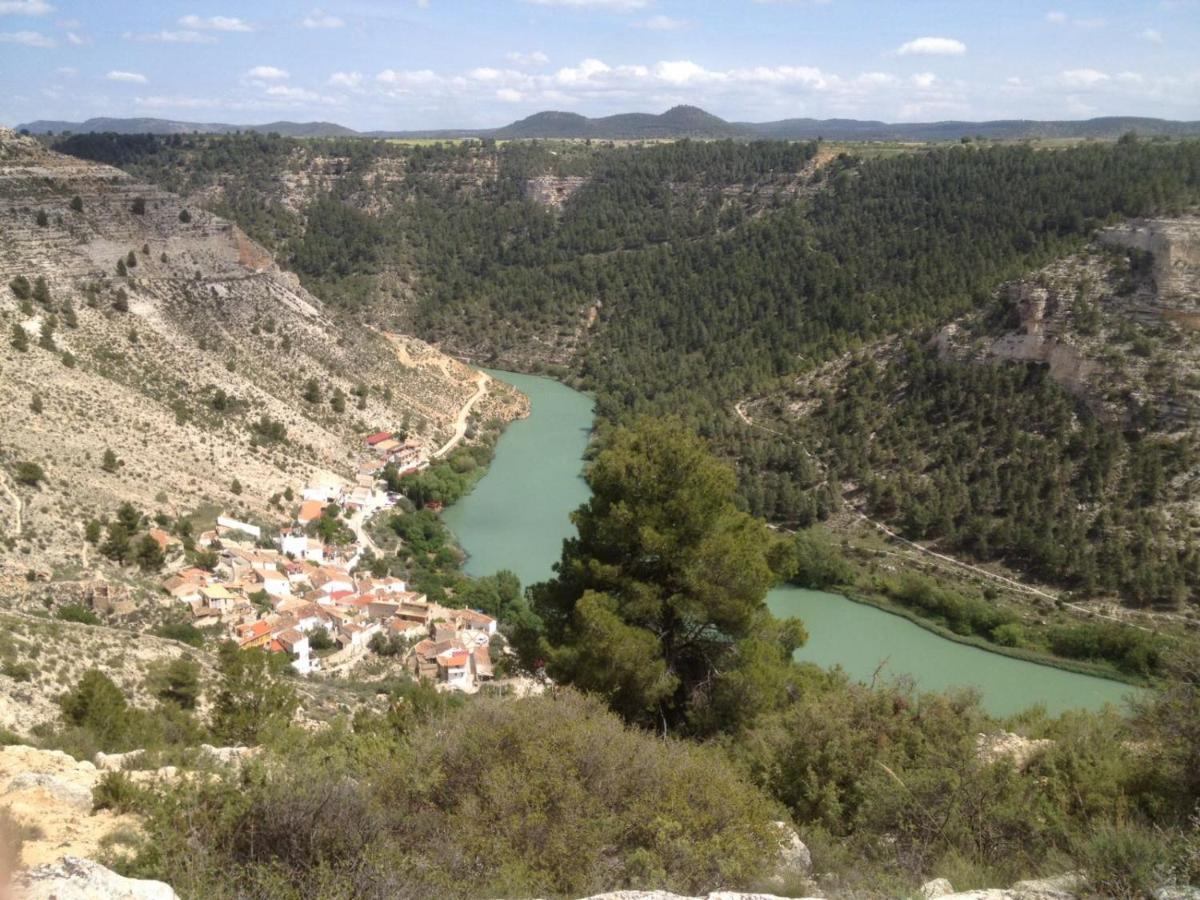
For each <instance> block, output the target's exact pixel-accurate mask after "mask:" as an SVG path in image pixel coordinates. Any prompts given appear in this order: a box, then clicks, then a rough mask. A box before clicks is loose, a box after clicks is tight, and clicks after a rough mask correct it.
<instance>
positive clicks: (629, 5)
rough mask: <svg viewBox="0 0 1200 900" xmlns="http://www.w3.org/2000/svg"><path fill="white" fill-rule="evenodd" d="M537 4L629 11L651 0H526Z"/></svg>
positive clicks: (643, 6)
mask: <svg viewBox="0 0 1200 900" xmlns="http://www.w3.org/2000/svg"><path fill="white" fill-rule="evenodd" d="M525 2H526V3H532V4H533V5H535V6H568V7H571V8H572V9H603V10H610V11H612V12H629V11H631V10H635V9H645V8H646V7H647V6H649V5H650V0H525Z"/></svg>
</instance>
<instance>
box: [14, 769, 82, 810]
mask: <svg viewBox="0 0 1200 900" xmlns="http://www.w3.org/2000/svg"><path fill="white" fill-rule="evenodd" d="M29 791H39V792H41V793H43V794H45V795H46V796H47V797H48V798H50V799H51V800H52V801H54V802H57V803H62V804H64V805H66V806H69V807H71V808H73V809H78V810H81V811H90V810H91V808H92V790H91V788H89V787H86V786H85V785H82V784H77V783H73V782H70V781H67V780H66V779H64V778H61V777H59V776H58V775H50V774H47V773H46V772H22V773H21V774H20V775H16V776H14V777H13V778H11V779H10V780H9V782H8V786H7V787H6V788H5V789H4V793H6V794H19V793H25V792H29Z"/></svg>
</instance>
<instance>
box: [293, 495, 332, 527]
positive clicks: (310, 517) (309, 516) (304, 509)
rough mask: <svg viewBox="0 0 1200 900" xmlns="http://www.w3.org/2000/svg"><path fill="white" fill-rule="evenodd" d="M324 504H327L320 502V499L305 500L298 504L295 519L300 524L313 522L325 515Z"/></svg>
mask: <svg viewBox="0 0 1200 900" xmlns="http://www.w3.org/2000/svg"><path fill="white" fill-rule="evenodd" d="M326 506H328V504H327V503H322V502H321V501H320V500H305V501H304V502H303V503H301V504H300V512H298V513H296V521H297V522H299V523H300V524H301V525H307V524H309V523H310V522H315V521H317V519H319V518H321V516H323V515H325V507H326Z"/></svg>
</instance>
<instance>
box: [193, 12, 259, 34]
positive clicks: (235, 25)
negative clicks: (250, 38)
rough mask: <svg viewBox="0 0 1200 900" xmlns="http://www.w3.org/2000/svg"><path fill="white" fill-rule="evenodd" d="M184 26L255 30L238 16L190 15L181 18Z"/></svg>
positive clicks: (219, 29) (207, 28)
mask: <svg viewBox="0 0 1200 900" xmlns="http://www.w3.org/2000/svg"><path fill="white" fill-rule="evenodd" d="M179 24H180V25H182V26H183V27H184V28H197V29H200V30H203V31H253V30H254V28H253V27H251V25H250V24H249V23H247V22H244V21H242V20H241V19H239V18H237V17H236V16H208V17H207V18H206V17H204V16H197V15H194V14H193V15H188V16H184V17H183V18H181V19H180V20H179Z"/></svg>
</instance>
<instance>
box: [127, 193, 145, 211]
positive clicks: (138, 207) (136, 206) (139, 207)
mask: <svg viewBox="0 0 1200 900" xmlns="http://www.w3.org/2000/svg"><path fill="white" fill-rule="evenodd" d="M129 211H130V212H131V213H133V214H134V215H135V216H144V215H145V214H146V201H145V199H144V198H142V197H137V198H135V199H134V201H133V203H131V204H130V206H129Z"/></svg>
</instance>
